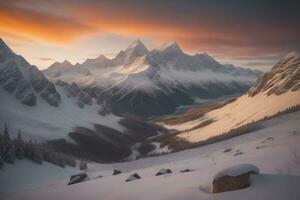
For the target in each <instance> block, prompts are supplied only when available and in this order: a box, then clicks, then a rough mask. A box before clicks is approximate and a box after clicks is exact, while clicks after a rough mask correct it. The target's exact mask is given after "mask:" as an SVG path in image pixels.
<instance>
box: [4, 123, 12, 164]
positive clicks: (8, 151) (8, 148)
mask: <svg viewBox="0 0 300 200" xmlns="http://www.w3.org/2000/svg"><path fill="white" fill-rule="evenodd" d="M2 158H3V160H4V161H5V162H7V163H10V164H13V163H14V161H15V148H14V144H13V142H12V140H11V139H10V136H9V133H8V128H7V125H6V124H5V125H4V140H3V155H2Z"/></svg>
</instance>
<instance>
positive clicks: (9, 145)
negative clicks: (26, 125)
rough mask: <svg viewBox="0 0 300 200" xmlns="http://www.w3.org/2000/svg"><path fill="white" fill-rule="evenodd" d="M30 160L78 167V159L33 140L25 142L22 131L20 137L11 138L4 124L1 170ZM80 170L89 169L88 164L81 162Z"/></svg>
mask: <svg viewBox="0 0 300 200" xmlns="http://www.w3.org/2000/svg"><path fill="white" fill-rule="evenodd" d="M23 159H29V160H31V161H33V162H35V163H37V164H40V165H41V164H43V161H47V162H49V163H52V164H54V165H57V166H60V167H63V168H64V167H65V166H71V167H76V159H74V158H73V157H71V156H69V155H66V154H63V153H60V152H56V151H54V150H53V149H51V148H50V147H49V146H48V145H47V144H46V143H34V142H32V141H31V140H28V141H26V140H24V139H23V138H22V135H21V130H18V136H17V137H16V138H14V139H12V138H11V137H10V134H9V130H8V127H7V124H4V130H3V132H2V133H1V132H0V169H1V168H2V167H3V166H4V165H5V163H7V164H14V163H15V161H16V160H23ZM79 167H80V169H81V170H84V169H86V168H87V163H86V162H84V161H81V162H80V166H79Z"/></svg>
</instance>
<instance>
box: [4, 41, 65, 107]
mask: <svg viewBox="0 0 300 200" xmlns="http://www.w3.org/2000/svg"><path fill="white" fill-rule="evenodd" d="M0 45H1V46H0V85H1V86H2V89H3V90H5V91H6V92H8V93H9V94H12V95H14V96H15V98H16V99H18V100H19V101H20V102H21V103H23V104H25V105H28V106H34V105H36V103H37V99H38V96H39V97H40V98H41V99H43V100H45V101H46V102H47V103H48V104H50V105H52V106H55V107H57V106H58V105H59V104H60V101H61V98H60V95H59V94H58V92H57V91H56V89H55V87H54V85H53V84H52V83H51V82H49V81H48V80H47V78H46V77H45V76H44V75H43V73H42V72H40V71H39V70H38V69H37V68H36V67H35V66H33V65H30V64H29V63H28V62H27V61H26V60H25V59H24V58H23V57H22V56H19V55H16V54H15V53H14V52H13V51H12V50H10V49H9V47H8V46H7V45H6V44H5V43H4V41H1V42H0Z"/></svg>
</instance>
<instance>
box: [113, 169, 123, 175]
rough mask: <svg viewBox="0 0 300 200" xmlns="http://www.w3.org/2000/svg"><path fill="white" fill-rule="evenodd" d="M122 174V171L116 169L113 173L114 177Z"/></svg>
mask: <svg viewBox="0 0 300 200" xmlns="http://www.w3.org/2000/svg"><path fill="white" fill-rule="evenodd" d="M121 173H122V171H121V170H119V169H114V171H113V175H118V174H121Z"/></svg>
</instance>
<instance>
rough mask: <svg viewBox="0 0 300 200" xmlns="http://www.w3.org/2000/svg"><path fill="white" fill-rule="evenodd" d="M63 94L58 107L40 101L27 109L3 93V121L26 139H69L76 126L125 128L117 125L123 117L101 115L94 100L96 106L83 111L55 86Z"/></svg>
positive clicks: (12, 97) (0, 100)
mask: <svg viewBox="0 0 300 200" xmlns="http://www.w3.org/2000/svg"><path fill="white" fill-rule="evenodd" d="M56 87H57V89H58V91H59V93H60V95H61V104H60V106H59V107H58V108H56V107H52V106H49V105H48V104H47V103H45V102H44V101H42V100H40V99H38V101H37V105H36V106H34V107H28V106H25V105H23V104H21V103H20V102H18V101H17V99H16V98H14V96H12V95H10V94H8V93H7V92H5V91H2V90H0V96H1V99H0V113H1V114H0V121H1V122H3V123H4V122H6V123H7V124H8V126H9V128H10V129H11V131H12V133H17V129H21V130H22V132H23V133H24V134H25V136H27V137H32V136H33V138H35V139H37V138H40V139H57V138H64V137H66V136H68V133H69V132H71V131H72V130H73V129H74V128H75V127H76V126H82V127H87V128H93V126H94V124H102V125H105V126H108V127H111V128H114V129H117V130H120V131H123V130H124V127H122V126H121V125H119V124H118V122H119V120H120V119H121V118H120V117H117V116H114V115H108V116H105V117H103V116H101V115H99V114H98V111H99V109H100V108H101V107H100V106H99V105H97V104H96V103H95V99H93V101H94V103H93V105H86V106H85V107H84V108H80V107H79V106H78V105H77V103H76V99H74V98H69V97H67V93H66V91H65V90H64V89H63V88H61V87H59V86H56Z"/></svg>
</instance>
